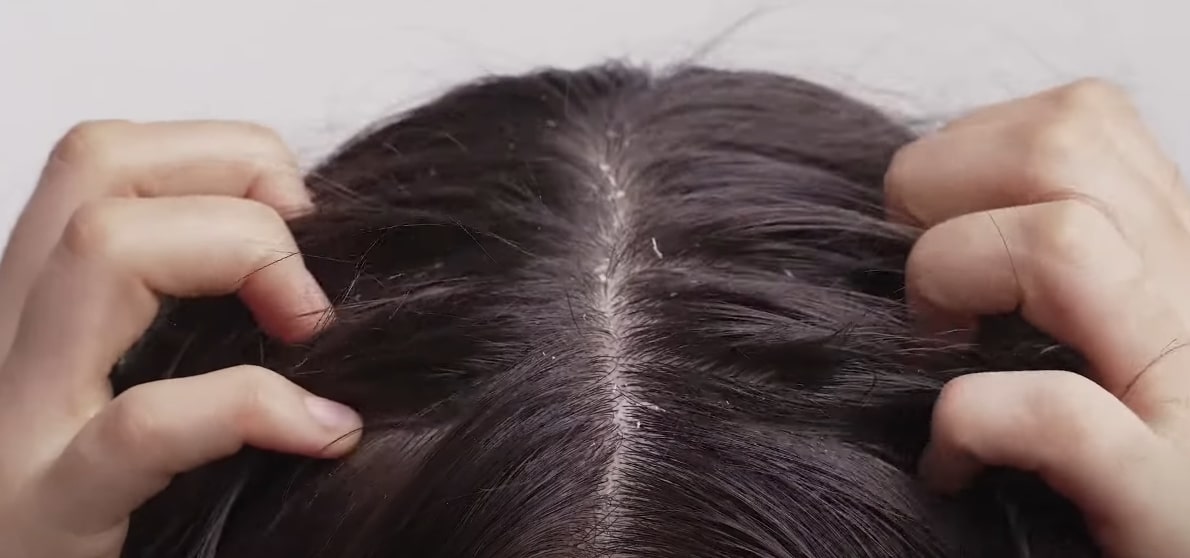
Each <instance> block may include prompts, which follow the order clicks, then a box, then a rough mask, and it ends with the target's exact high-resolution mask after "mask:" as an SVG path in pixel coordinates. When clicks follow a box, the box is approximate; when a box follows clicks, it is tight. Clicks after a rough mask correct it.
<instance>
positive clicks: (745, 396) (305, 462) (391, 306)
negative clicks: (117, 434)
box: [115, 65, 1097, 558]
mask: <svg viewBox="0 0 1190 558" xmlns="http://www.w3.org/2000/svg"><path fill="white" fill-rule="evenodd" d="M911 140H912V134H911V133H910V132H909V131H908V130H907V129H905V128H904V127H903V126H902V125H901V124H899V123H898V122H897V121H896V120H895V119H893V118H890V117H888V116H886V115H885V114H882V113H881V112H880V111H878V110H876V109H874V108H872V107H869V106H867V105H865V104H862V103H860V102H858V101H855V100H852V99H850V98H848V97H845V96H843V95H841V94H839V93H837V92H835V91H832V90H830V89H827V88H824V87H821V86H817V85H814V84H811V83H807V82H805V81H801V80H798V79H794V78H790V77H783V76H777V75H771V74H765V73H752V72H736V71H723V70H712V69H705V68H696V67H682V68H676V69H672V70H669V71H665V72H650V71H646V70H643V69H639V68H633V67H625V66H620V65H608V66H601V67H596V68H591V69H586V70H581V71H560V70H553V71H542V72H539V73H534V74H530V75H526V76H517V77H497V78H491V79H486V80H483V81H480V82H477V83H473V84H469V85H465V86H463V87H461V88H458V89H456V90H454V91H452V92H450V93H448V94H446V95H445V96H443V97H442V98H440V99H438V100H436V101H434V102H432V103H429V104H427V105H425V106H423V107H420V108H417V109H416V110H413V111H411V112H409V113H408V114H405V115H403V116H401V117H399V118H397V119H394V120H392V121H390V122H385V123H382V124H379V125H377V126H375V127H374V128H373V129H370V130H367V131H365V132H364V133H362V134H361V135H359V136H358V137H356V138H355V139H354V140H352V141H350V142H348V143H347V144H346V145H345V146H344V147H343V148H342V149H341V150H340V151H339V152H338V153H336V154H335V155H334V156H332V157H331V158H330V159H329V160H328V161H327V162H325V163H324V164H323V165H321V166H320V167H318V168H317V169H316V170H315V171H314V172H312V173H311V174H310V176H309V184H310V187H311V188H312V190H313V192H314V194H315V198H316V204H317V210H316V212H315V213H314V214H312V215H310V216H307V217H304V218H301V219H299V220H297V221H295V222H293V223H292V225H293V228H294V230H295V234H296V235H297V237H298V240H299V245H300V246H301V249H302V251H303V254H304V255H305V257H306V261H307V262H308V265H309V266H310V268H311V270H312V271H313V272H314V274H315V275H316V277H317V278H318V279H319V281H320V282H321V283H322V285H323V286H324V287H325V288H326V290H327V292H328V293H330V294H331V296H332V297H333V299H334V301H335V305H336V308H335V313H336V320H335V321H334V323H333V325H332V326H330V327H329V328H328V329H326V330H325V331H324V332H323V333H322V334H321V335H320V336H319V337H318V338H316V339H315V340H314V341H312V342H311V343H309V344H306V345H302V346H285V345H282V344H279V343H276V342H273V341H270V340H269V339H267V338H266V337H265V336H264V335H262V334H261V332H260V331H259V330H258V328H257V327H255V326H254V324H253V323H252V320H251V317H250V315H249V314H248V312H247V311H245V310H244V309H243V308H242V307H241V306H240V304H239V303H238V302H237V301H236V300H235V299H234V298H221V299H205V300H186V301H175V302H174V303H173V304H171V305H170V306H169V308H168V309H167V310H166V311H165V312H164V313H163V315H162V318H161V319H160V320H159V323H158V324H157V325H156V326H155V327H154V328H153V329H152V330H151V332H150V334H149V335H148V336H147V337H146V339H145V340H144V341H143V342H142V343H141V345H140V346H138V347H137V348H135V349H134V351H132V352H131V353H130V354H129V355H128V356H127V357H126V359H125V361H124V363H123V365H122V366H121V368H120V369H119V370H118V371H117V374H116V375H115V378H116V383H117V389H126V388H127V387H128V386H131V385H134V384H136V383H140V382H144V381H151V380H155V379H160V378H162V377H165V376H181V375H192V374H199V373H202V372H204V371H208V370H213V369H217V368H221V367H226V366H232V365H237V364H245V363H247V364H259V365H263V366H267V367H269V368H272V369H274V370H278V371H280V372H282V373H283V374H285V375H286V376H287V377H289V378H291V379H292V380H293V381H295V382H297V383H298V384H300V385H302V386H303V387H305V388H307V389H309V390H311V391H312V392H314V393H316V394H319V395H323V396H326V397H329V398H331V399H335V400H339V401H343V402H344V403H347V404H349V405H351V406H353V407H354V408H356V409H358V410H359V411H360V412H361V413H362V415H363V417H364V419H365V426H364V428H363V438H362V442H361V444H360V446H359V448H358V450H357V451H355V452H354V453H353V454H351V455H350V456H348V457H346V458H344V459H342V460H338V461H319V460H314V459H307V458H300V457H293V456H284V455H277V454H272V453H268V452H263V451H258V450H245V451H243V452H241V453H240V454H238V455H236V456H234V457H232V458H230V459H227V460H224V461H222V462H219V463H216V464H212V465H209V466H207V467H203V468H201V469H199V470H197V471H194V472H192V473H188V474H185V475H182V476H180V477H178V478H177V479H175V481H174V482H173V483H172V485H171V486H170V487H169V488H168V489H167V490H166V491H165V492H164V493H162V494H161V495H160V496H159V497H157V498H155V499H154V500H153V501H151V502H150V503H149V504H147V505H146V506H145V507H144V508H142V509H141V510H140V511H139V512H138V513H137V514H136V515H135V516H134V518H133V521H132V526H131V532H130V535H129V538H128V540H127V543H126V546H125V551H124V556H126V557H129V558H140V557H160V556H171V557H193V558H262V557H263V558H270V557H278V558H280V557H286V558H293V557H310V558H314V557H322V558H348V557H350V558H370V557H397V556H409V557H416V558H432V557H443V558H448V557H449V558H456V557H457V558H462V557H485V558H486V557H492V558H496V557H500V558H530V557H554V556H557V557H587V556H615V557H632V556H650V557H673V558H679V557H681V558H688V557H739V556H757V557H789V558H792V557H819V558H821V557H847V558H861V557H909V556H911V557H960V556H961V557H988V558H992V557H996V558H1002V557H1006V556H1030V557H1059V556H1060V557H1064V558H1068V557H1079V556H1094V555H1097V553H1096V552H1095V551H1094V549H1093V546H1092V545H1091V544H1090V542H1089V539H1088V537H1087V535H1086V532H1085V529H1084V528H1083V526H1082V524H1081V522H1080V520H1079V518H1078V515H1077V514H1076V513H1075V511H1074V510H1073V508H1071V507H1070V506H1069V505H1068V504H1067V503H1066V502H1064V501H1062V500H1061V499H1059V498H1057V497H1056V496H1054V495H1053V494H1052V493H1051V492H1050V491H1048V490H1047V489H1045V488H1044V487H1043V485H1041V484H1040V483H1039V482H1038V481H1037V480H1036V479H1034V478H1032V477H1029V476H1025V475H1018V474H1012V473H1008V472H1004V471H991V472H989V473H988V474H987V475H985V476H984V477H983V478H982V479H981V480H980V481H979V482H978V483H977V484H976V486H975V487H973V488H972V489H971V490H968V491H967V492H965V493H964V494H962V495H959V496H957V497H942V496H937V495H934V494H932V493H930V492H929V491H928V490H926V489H925V488H924V486H923V485H922V484H921V483H920V482H919V480H918V479H917V478H916V475H915V473H914V471H915V467H916V460H917V458H918V456H919V454H920V452H921V450H922V448H923V446H924V444H925V442H926V439H927V436H928V433H929V421H930V414H931V409H932V405H933V403H934V401H935V399H936V397H937V395H938V393H939V390H940V388H941V386H942V385H943V384H944V383H945V382H946V381H947V380H948V379H951V378H953V377H955V376H957V375H960V374H964V373H969V372H974V371H984V370H1012V369H1030V368H1034V369H1035V368H1060V369H1077V368H1078V367H1079V366H1080V364H1079V363H1078V362H1077V359H1075V358H1074V357H1073V356H1071V354H1070V352H1069V351H1066V350H1064V349H1062V348H1060V347H1058V348H1056V350H1054V349H1055V347H1054V346H1053V344H1052V342H1051V341H1049V340H1047V339H1046V338H1044V337H1042V336H1040V335H1038V334H1037V333H1036V332H1034V331H1032V330H1030V329H1028V328H1026V327H1024V326H1022V325H1021V323H1019V320H1016V319H1014V318H1011V317H1005V318H996V319H989V320H986V321H985V322H984V324H983V325H982V327H981V328H980V329H979V335H978V336H977V337H976V338H975V339H974V340H973V341H971V342H965V343H962V344H955V343H953V342H945V341H941V340H938V339H934V338H931V337H927V336H922V335H919V334H918V333H917V332H916V331H915V329H914V327H913V323H912V320H911V317H910V315H909V312H908V309H907V307H906V304H905V301H904V296H903V286H904V275H903V270H904V265H905V260H906V257H907V255H908V252H909V249H910V247H911V246H912V243H913V241H914V238H915V236H916V234H917V232H918V231H915V230H913V229H912V228H909V227H905V226H901V225H896V224H892V223H890V222H888V221H887V220H885V218H884V209H883V194H882V187H881V183H882V178H883V175H884V173H885V170H886V168H887V166H888V163H889V160H890V158H891V156H892V154H893V153H894V152H895V151H896V150H897V149H898V148H899V147H900V146H901V145H903V144H905V143H906V142H908V141H911Z"/></svg>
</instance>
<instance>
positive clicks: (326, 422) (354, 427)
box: [305, 395, 363, 457]
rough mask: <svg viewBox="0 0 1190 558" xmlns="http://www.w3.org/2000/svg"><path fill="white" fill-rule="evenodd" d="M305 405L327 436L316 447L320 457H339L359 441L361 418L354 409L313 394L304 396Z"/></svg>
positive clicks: (361, 425) (361, 426)
mask: <svg viewBox="0 0 1190 558" xmlns="http://www.w3.org/2000/svg"><path fill="white" fill-rule="evenodd" d="M305 406H306V412H307V413H308V414H309V415H310V418H312V419H314V422H315V423H316V424H317V425H318V427H319V428H321V430H322V434H323V435H324V437H328V438H329V439H328V441H327V442H326V443H325V444H324V445H322V446H321V447H320V448H319V449H318V455H319V456H320V457H339V456H341V455H343V454H345V453H347V452H349V451H351V450H352V449H353V448H354V447H355V446H356V445H357V444H358V443H359V439H360V434H361V429H362V428H363V419H362V418H361V417H360V415H359V413H357V412H355V410H354V409H352V408H351V407H348V406H346V405H344V404H342V403H339V402H337V401H331V400H329V399H326V398H322V397H318V396H315V395H307V396H306V397H305Z"/></svg>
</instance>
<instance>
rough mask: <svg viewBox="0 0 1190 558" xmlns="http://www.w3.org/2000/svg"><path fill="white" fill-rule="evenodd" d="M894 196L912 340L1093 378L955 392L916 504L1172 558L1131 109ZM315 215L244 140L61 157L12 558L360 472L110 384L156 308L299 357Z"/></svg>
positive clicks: (241, 388)
mask: <svg viewBox="0 0 1190 558" xmlns="http://www.w3.org/2000/svg"><path fill="white" fill-rule="evenodd" d="M886 189H887V193H888V203H889V208H888V209H889V215H890V217H891V218H893V219H898V220H903V221H908V222H911V223H913V224H916V225H919V226H921V227H923V228H924V229H925V233H924V234H923V235H922V237H921V239H920V240H919V242H918V243H917V245H916V246H915V248H914V250H913V253H912V255H911V256H910V261H909V265H908V270H907V277H908V280H907V287H908V293H909V297H910V301H911V304H912V305H913V306H914V308H915V309H916V310H917V311H918V312H919V314H920V315H921V316H923V317H924V318H926V320H924V322H925V323H931V324H951V325H953V324H959V325H969V324H972V323H974V318H975V317H977V316H980V315H985V314H995V313H1003V312H1009V311H1012V310H1014V309H1019V310H1020V311H1021V312H1022V314H1023V315H1024V317H1025V318H1026V319H1028V320H1029V321H1031V322H1032V323H1033V324H1034V325H1036V326H1037V327H1039V328H1041V329H1043V330H1045V331H1046V332H1048V333H1050V334H1052V335H1053V336H1055V337H1056V338H1058V339H1059V340H1061V341H1063V342H1065V343H1066V344H1068V345H1070V346H1072V347H1074V348H1076V349H1078V350H1080V351H1081V352H1082V353H1083V354H1084V355H1085V356H1086V357H1087V358H1088V359H1089V361H1090V362H1091V364H1092V366H1093V369H1094V372H1093V374H1092V376H1091V377H1090V378H1084V377H1081V376H1077V375H1075V374H1073V373H1070V372H1066V371H1028V372H1020V371H1017V372H987V373H983V374H974V375H970V376H964V377H962V378H960V379H957V380H955V381H953V382H951V383H950V384H948V385H947V386H946V387H945V389H944V390H943V392H942V395H941V397H940V399H939V401H938V405H937V406H936V409H935V414H934V421H933V430H932V435H931V442H930V444H929V446H928V448H927V450H926V452H925V455H924V456H923V459H922V464H921V468H922V475H923V477H924V480H925V481H926V482H928V483H930V484H931V485H933V486H935V487H936V488H937V489H939V490H942V491H956V490H960V489H961V488H962V487H963V486H965V485H966V484H967V483H968V482H969V481H970V480H971V478H972V477H973V476H974V475H975V474H976V473H978V471H979V470H980V468H982V467H985V466H993V465H994V466H1008V467H1015V468H1019V469H1024V470H1028V471H1034V472H1036V473H1038V474H1039V475H1040V476H1041V477H1042V478H1043V479H1044V480H1045V481H1046V482H1048V483H1049V484H1050V485H1051V486H1053V487H1054V489H1056V490H1057V491H1059V492H1061V493H1062V494H1063V495H1065V496H1066V497H1067V498H1069V499H1070V500H1071V501H1072V502H1074V503H1075V504H1076V505H1077V506H1078V507H1079V509H1081V510H1082V512H1083V514H1084V515H1085V517H1086V518H1087V520H1088V525H1090V527H1091V529H1092V531H1093V533H1094V534H1095V536H1096V538H1097V540H1098V541H1099V543H1100V544H1101V545H1102V546H1103V548H1104V549H1105V550H1106V551H1107V553H1108V554H1109V555H1110V556H1114V557H1117V558H1131V557H1138V558H1139V557H1144V558H1164V557H1170V558H1173V557H1184V556H1190V478H1188V477H1187V475H1185V474H1184V471H1185V470H1186V468H1187V466H1188V465H1190V351H1185V350H1182V343H1190V295H1188V294H1185V289H1184V288H1183V284H1184V282H1185V281H1186V280H1187V279H1190V258H1186V257H1185V256H1184V254H1183V253H1182V252H1183V251H1184V250H1186V249H1187V248H1190V194H1188V193H1187V190H1186V187H1185V185H1184V184H1183V183H1182V181H1181V178H1180V176H1179V174H1178V172H1177V169H1176V166H1175V165H1174V164H1173V163H1172V162H1170V161H1169V160H1168V158H1167V157H1166V156H1165V155H1164V154H1163V153H1162V152H1161V150H1160V149H1159V147H1158V146H1157V145H1156V142H1155V141H1154V140H1153V138H1152V137H1151V135H1150V134H1149V132H1148V131H1147V130H1146V129H1145V127H1144V125H1143V123H1142V122H1141V120H1140V118H1139V116H1138V115H1137V114H1136V111H1135V110H1134V109H1133V108H1132V106H1131V104H1130V103H1129V101H1128V99H1127V97H1126V96H1125V95H1124V94H1123V93H1121V92H1120V91H1119V90H1118V89H1116V88H1115V87H1112V86H1110V85H1108V84H1105V83H1102V82H1098V81H1084V82H1079V83H1076V84H1072V85H1069V86H1066V87H1062V88H1058V89H1055V90H1051V91H1046V92H1043V93H1040V94H1038V95H1034V96H1031V97H1027V98H1024V99H1020V100H1016V101H1011V102H1008V103H1004V104H1001V105H996V106H991V107H987V108H984V109H981V110H979V111H976V112H974V113H972V114H970V115H969V116H966V117H964V118H961V119H959V120H957V121H955V122H953V123H951V124H950V125H948V126H947V127H946V128H944V129H942V130H941V131H939V132H938V133H935V134H932V135H930V136H927V137H924V138H922V139H921V140H919V141H917V142H915V143H913V144H911V145H909V146H907V147H905V148H904V149H903V150H902V151H901V152H900V153H899V154H898V155H897V157H896V158H895V160H894V163H893V165H892V167H891V168H890V170H889V173H888V176H887V179H886ZM309 208H310V200H309V197H308V195H307V193H306V192H305V189H304V187H303V185H302V182H301V177H300V174H299V173H298V171H297V167H296V165H295V164H294V161H293V156H292V154H291V153H290V152H289V150H288V149H286V148H285V146H284V145H283V144H282V142H281V141H280V140H279V139H278V138H277V136H276V135H275V134H273V133H272V132H270V131H268V130H265V129H262V128H260V127H258V126H253V125H248V124H240V123H228V122H188V123H155V124H132V123H127V122H101V123H90V124H84V125H81V126H79V127H76V128H75V129H74V130H72V132H71V133H70V134H68V135H67V136H66V137H65V138H64V139H63V140H62V141H61V142H60V143H59V144H58V146H57V147H56V148H55V150H54V152H53V154H52V155H51V156H50V159H49V162H48V164H47V166H46V169H45V171H44V173H43V175H42V178H41V181H40V183H39V185H38V188H37V191H36V193H35V194H34V196H33V198H32V200H31V202H30V204H29V206H28V207H27V208H26V209H25V212H24V213H23V214H22V217H21V219H20V221H19V223H18V225H17V228H16V230H15V231H14V234H13V236H12V239H11V242H10V245H9V247H8V249H7V251H6V252H5V254H4V259H3V261H2V262H0V308H3V309H4V311H3V312H0V548H3V549H5V552H6V556H14V557H15V558H115V557H117V556H118V555H119V552H120V546H121V544H122V542H123V539H124V536H125V533H126V529H127V523H128V517H129V514H130V513H131V512H132V511H133V510H135V509H136V507H137V506H139V505H140V504H141V503H142V502H144V501H145V500H146V499H147V498H149V497H151V496H152V495H153V494H155V493H157V492H158V491H160V490H161V489H162V488H163V487H165V486H166V485H167V484H168V483H169V480H170V479H171V478H172V476H173V475H175V474H177V473H179V472H182V471H185V470H188V469H192V468H194V467H197V466H199V465H202V464H204V463H207V462H210V461H212V460H215V459H218V458H221V457H224V456H227V455H230V454H232V453H235V452H236V451H238V450H239V449H240V448H242V447H244V446H245V445H251V446H256V447H261V448H265V449H270V450H276V451H281V452H288V453H296V454H303V455H309V456H313V457H324V458H335V457H339V456H342V455H344V454H345V453H346V452H348V451H350V450H351V449H352V447H353V446H354V445H355V444H356V443H357V441H358V436H359V434H358V430H359V427H360V419H359V417H358V416H357V415H355V414H354V413H353V412H351V411H350V410H349V409H347V408H345V407H342V406H340V405H337V404H335V403H333V402H329V401H325V400H321V399H318V398H314V397H312V396H311V395H310V394H308V393H306V392H304V391H303V390H302V389H301V388H299V387H297V386H296V385H294V384H292V383H290V382H288V381H287V380H285V379H284V378H282V377H281V376H280V375H278V374H276V373H275V372H272V371H269V370H265V369H262V368H257V367H246V366H245V367H235V368H231V369H226V370H220V371H212V372H210V373H208V374H204V375H201V376H196V377H192V378H184V379H169V380H162V381H158V382H153V383H150V384H146V385H144V386H139V387H137V388H134V389H132V390H130V391H128V392H125V393H123V394H121V395H120V396H118V397H116V398H114V399H113V398H112V393H111V389H110V387H109V384H108V379H107V374H108V372H109V371H110V369H111V366H112V364H113V363H114V362H115V361H116V360H117V359H118V358H119V356H120V355H121V354H122V353H123V352H124V351H125V350H126V349H127V348H128V347H129V346H130V345H131V344H132V343H133V342H135V340H136V339H138V338H139V337H140V336H141V335H143V333H144V331H145V329H146V328H147V327H148V326H149V323H150V321H151V320H152V318H153V316H154V315H155V312H156V310H157V308H158V298H159V297H160V296H163V295H168V296H204V295H214V294H227V293H232V292H235V293H238V295H239V296H240V298H241V299H242V300H243V301H244V303H245V304H246V305H247V306H248V307H249V308H250V309H251V310H252V312H253V314H254V315H255V316H256V318H257V320H258V322H259V323H260V325H261V327H262V328H263V329H264V330H265V331H266V332H268V333H269V334H270V335H272V336H274V337H276V338H278V339H280V340H282V341H289V342H300V341H302V340H305V339H308V338H309V337H310V336H312V335H314V334H315V333H316V328H317V327H318V326H319V324H320V323H323V322H324V320H325V319H326V313H325V310H326V308H327V306H328V302H327V298H326V296H325V294H323V293H322V292H321V291H320V290H319V288H318V285H317V284H316V283H315V282H314V280H313V278H312V277H311V276H310V274H309V272H308V271H307V270H306V268H305V266H304V264H303V262H302V259H301V257H300V256H294V257H289V258H284V259H282V258H283V256H286V255H289V254H293V253H294V252H295V251H296V248H295V243H294V240H293V237H292V236H291V234H290V233H289V230H288V228H287V227H286V226H285V221H284V219H285V218H286V217H289V216H292V215H295V214H298V213H300V212H302V211H306V210H308V209H309ZM278 260H280V261H279V263H276V264H275V265H271V266H268V267H264V268H263V269H261V268H262V267H263V266H264V265H265V264H268V263H271V262H275V261H278ZM254 272H255V273H254Z"/></svg>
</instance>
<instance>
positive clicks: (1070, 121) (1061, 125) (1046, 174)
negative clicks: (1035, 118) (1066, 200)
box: [1023, 114, 1090, 189]
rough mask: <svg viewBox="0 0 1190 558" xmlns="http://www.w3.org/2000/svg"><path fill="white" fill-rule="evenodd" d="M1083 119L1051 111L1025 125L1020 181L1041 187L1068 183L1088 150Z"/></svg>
mask: <svg viewBox="0 0 1190 558" xmlns="http://www.w3.org/2000/svg"><path fill="white" fill-rule="evenodd" d="M1088 127H1089V126H1088V125H1087V122H1086V121H1085V120H1084V119H1083V118H1081V117H1079V116H1077V115H1070V114H1054V115H1052V116H1050V117H1049V118H1047V119H1046V120H1045V121H1043V122H1040V123H1038V124H1036V125H1034V126H1032V127H1030V128H1029V131H1028V132H1027V137H1026V138H1025V140H1024V142H1023V144H1024V149H1025V161H1024V165H1023V172H1024V175H1025V176H1024V180H1025V182H1026V183H1028V184H1029V185H1031V186H1035V187H1042V188H1045V189H1056V188H1065V187H1068V186H1070V184H1069V183H1070V182H1071V175H1072V173H1073V172H1074V171H1076V170H1077V166H1078V165H1079V164H1080V163H1079V162H1080V160H1081V159H1082V157H1083V154H1084V153H1085V152H1086V151H1087V150H1088V149H1090V142H1089V141H1088V138H1089V137H1090V136H1089V135H1088V132H1087V129H1088Z"/></svg>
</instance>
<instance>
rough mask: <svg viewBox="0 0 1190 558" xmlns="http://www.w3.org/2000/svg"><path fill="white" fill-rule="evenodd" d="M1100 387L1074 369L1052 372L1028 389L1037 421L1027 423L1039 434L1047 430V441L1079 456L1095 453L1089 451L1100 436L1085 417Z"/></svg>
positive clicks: (1030, 405) (1030, 404)
mask: <svg viewBox="0 0 1190 558" xmlns="http://www.w3.org/2000/svg"><path fill="white" fill-rule="evenodd" d="M1101 390H1102V388H1100V387H1099V385H1098V384H1096V383H1095V382H1094V381H1092V380H1090V379H1089V378H1087V377H1085V376H1081V375H1079V374H1075V373H1073V372H1061V373H1051V374H1050V375H1049V377H1047V378H1046V381H1044V382H1038V383H1037V385H1036V386H1034V387H1033V389H1031V390H1030V391H1028V392H1027V397H1028V398H1029V401H1028V404H1027V406H1026V408H1028V409H1030V410H1031V414H1032V417H1033V418H1032V420H1033V422H1034V424H1032V425H1025V426H1026V427H1028V428H1031V429H1033V430H1034V431H1036V432H1039V433H1047V434H1046V435H1045V436H1044V437H1045V438H1047V439H1048V440H1049V441H1048V442H1046V443H1053V444H1061V445H1062V446H1064V447H1066V448H1069V449H1070V450H1071V451H1072V452H1073V453H1074V454H1076V455H1088V454H1094V453H1095V452H1094V451H1089V450H1091V449H1092V448H1093V447H1095V445H1096V444H1097V442H1098V440H1099V439H1100V436H1098V434H1099V433H1098V432H1096V431H1095V430H1094V429H1093V428H1092V427H1091V426H1090V424H1089V422H1088V421H1087V420H1085V417H1086V415H1087V413H1088V409H1089V405H1088V403H1089V402H1090V401H1093V400H1094V399H1095V398H1096V397H1097V395H1098V394H1097V393H1095V392H1098V391H1101Z"/></svg>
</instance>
